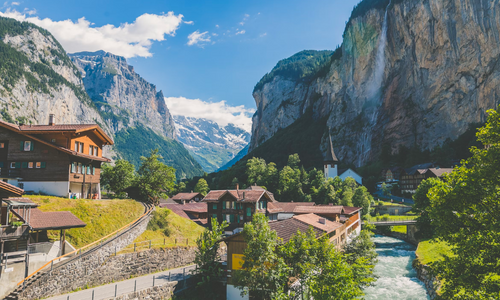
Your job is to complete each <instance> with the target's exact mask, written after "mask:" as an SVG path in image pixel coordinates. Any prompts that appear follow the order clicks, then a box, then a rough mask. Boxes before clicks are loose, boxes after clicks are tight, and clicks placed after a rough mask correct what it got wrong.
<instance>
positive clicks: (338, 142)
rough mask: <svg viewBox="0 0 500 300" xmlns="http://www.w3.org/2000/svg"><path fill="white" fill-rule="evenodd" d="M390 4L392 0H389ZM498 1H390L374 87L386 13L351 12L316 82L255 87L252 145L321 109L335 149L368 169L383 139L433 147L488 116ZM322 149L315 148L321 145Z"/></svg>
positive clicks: (494, 85) (499, 77)
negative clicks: (325, 69)
mask: <svg viewBox="0 0 500 300" xmlns="http://www.w3.org/2000/svg"><path fill="white" fill-rule="evenodd" d="M387 3H389V1H387ZM499 3H500V2H499V1H498V0H495V1H477V0H445V1H442V0H404V1H397V3H396V4H393V5H391V6H390V7H389V10H388V16H387V24H388V26H387V44H386V47H385V51H384V62H385V68H384V70H383V75H382V83H381V86H380V87H374V86H373V82H374V81H376V80H374V78H373V77H374V73H375V72H374V68H375V56H376V53H377V49H378V47H379V43H378V42H379V40H380V34H381V32H382V24H383V20H384V14H385V11H384V10H383V9H371V10H368V11H367V12H366V13H364V14H363V15H361V16H358V17H356V18H353V19H352V20H351V21H350V22H349V25H348V27H347V28H346V31H345V33H344V41H343V44H342V49H341V50H342V55H341V57H340V58H336V59H334V60H332V61H331V62H330V63H329V64H330V65H329V70H328V72H327V74H326V76H320V77H319V78H316V79H314V80H312V81H311V82H304V81H297V80H290V79H289V78H286V76H276V77H275V78H273V80H272V81H269V82H267V83H265V84H264V85H263V86H262V87H261V88H259V89H256V90H255V91H254V93H253V96H254V98H255V101H256V104H257V112H256V114H255V115H254V117H253V122H254V123H253V128H252V133H253V135H252V140H251V143H250V151H251V150H253V149H255V148H256V147H257V146H258V145H260V144H261V143H263V142H264V141H266V140H268V139H269V138H270V137H272V136H273V134H274V133H276V132H277V131H278V130H279V129H281V128H285V127H287V126H289V125H290V124H292V123H293V122H294V121H295V120H297V119H298V118H300V117H301V116H302V115H303V114H304V112H305V111H306V110H307V109H309V108H311V109H313V112H314V116H315V117H316V118H321V117H328V122H327V127H326V128H325V132H324V137H323V141H322V143H321V145H318V147H320V149H321V150H323V151H324V153H326V152H327V151H326V148H327V145H328V133H330V134H331V136H332V140H333V143H334V147H335V150H336V153H337V156H338V157H339V158H340V159H341V160H344V161H347V162H352V163H354V164H355V165H357V166H361V165H363V164H365V163H366V162H368V161H370V160H373V159H375V158H376V157H377V156H378V154H379V153H380V148H381V145H382V144H383V143H388V144H390V145H391V148H392V151H393V152H396V151H397V149H398V147H399V145H405V146H408V147H413V146H418V147H420V148H421V149H432V148H434V147H435V146H437V145H440V144H441V143H443V142H444V141H445V140H446V139H447V138H451V139H455V138H457V137H458V136H459V135H460V134H461V133H463V132H464V131H465V130H466V129H467V128H468V126H469V124H471V123H478V122H484V121H485V118H486V110H487V109H490V108H495V107H496V106H497V105H498V104H499V100H498V99H499V97H498V96H497V95H499V93H500V85H499V81H500V66H499V64H498V60H499V53H500V48H499V45H500V38H499V37H500V14H499V13H498V12H499V10H500V4H499ZM313 146H316V145H313Z"/></svg>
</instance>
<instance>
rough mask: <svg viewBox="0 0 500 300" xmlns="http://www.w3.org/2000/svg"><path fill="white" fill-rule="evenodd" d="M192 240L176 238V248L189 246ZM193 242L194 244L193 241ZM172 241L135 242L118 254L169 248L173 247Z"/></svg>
mask: <svg viewBox="0 0 500 300" xmlns="http://www.w3.org/2000/svg"><path fill="white" fill-rule="evenodd" d="M189 242H190V240H189V239H188V238H175V239H174V245H175V246H189ZM191 242H193V241H192V240H191ZM171 244H172V243H171V240H170V239H166V238H164V239H152V240H147V241H142V242H135V243H133V244H130V245H128V246H126V247H125V248H123V249H122V250H121V251H118V253H130V252H137V251H141V250H145V249H151V248H157V247H167V245H171ZM116 254H117V251H115V255H116Z"/></svg>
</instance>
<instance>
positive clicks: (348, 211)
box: [344, 206, 363, 215]
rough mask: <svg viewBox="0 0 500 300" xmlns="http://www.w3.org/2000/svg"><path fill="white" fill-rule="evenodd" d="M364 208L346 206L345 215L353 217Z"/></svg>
mask: <svg viewBox="0 0 500 300" xmlns="http://www.w3.org/2000/svg"><path fill="white" fill-rule="evenodd" d="M362 209H363V208H362V207H353V206H344V213H345V214H346V215H352V214H353V213H355V212H358V211H360V210H362Z"/></svg>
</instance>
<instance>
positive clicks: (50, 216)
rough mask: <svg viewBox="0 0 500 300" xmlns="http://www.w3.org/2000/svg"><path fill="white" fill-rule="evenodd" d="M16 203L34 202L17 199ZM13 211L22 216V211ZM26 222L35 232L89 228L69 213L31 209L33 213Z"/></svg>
mask: <svg viewBox="0 0 500 300" xmlns="http://www.w3.org/2000/svg"><path fill="white" fill-rule="evenodd" d="M26 200H28V201H26ZM16 201H20V202H32V201H31V200H29V199H16ZM13 211H14V212H15V213H16V214H17V215H18V216H19V217H20V216H21V214H22V211H21V210H20V209H14V210H13ZM25 221H27V222H29V225H30V227H31V228H32V229H33V230H45V229H52V230H55V229H68V228H77V227H85V226H87V224H85V223H84V222H83V221H82V220H80V219H79V218H78V217H77V216H75V215H74V214H72V213H71V212H69V211H50V212H44V211H41V210H39V209H38V208H31V212H30V213H29V214H28V217H27V220H25Z"/></svg>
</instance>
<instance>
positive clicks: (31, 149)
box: [30, 141, 35, 151]
mask: <svg viewBox="0 0 500 300" xmlns="http://www.w3.org/2000/svg"><path fill="white" fill-rule="evenodd" d="M33 149H35V142H34V141H31V144H30V151H33Z"/></svg>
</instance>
